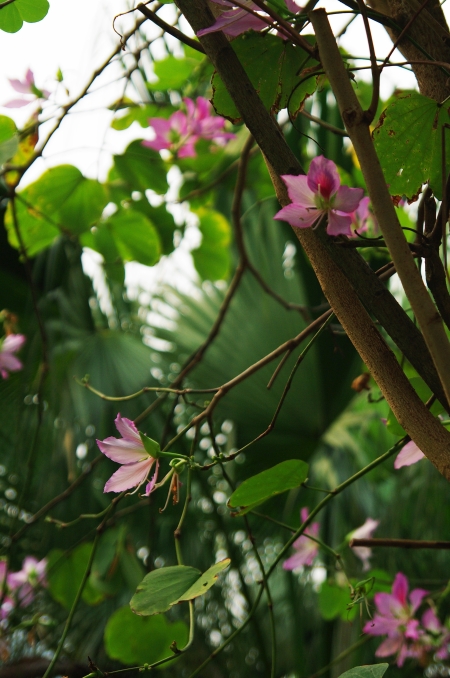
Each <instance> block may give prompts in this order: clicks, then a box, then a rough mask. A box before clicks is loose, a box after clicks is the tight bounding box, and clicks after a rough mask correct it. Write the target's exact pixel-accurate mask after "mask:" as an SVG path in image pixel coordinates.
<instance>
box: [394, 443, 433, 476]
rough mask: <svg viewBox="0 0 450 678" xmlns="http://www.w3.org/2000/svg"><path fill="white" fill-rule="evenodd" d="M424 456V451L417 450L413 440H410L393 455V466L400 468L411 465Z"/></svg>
mask: <svg viewBox="0 0 450 678" xmlns="http://www.w3.org/2000/svg"><path fill="white" fill-rule="evenodd" d="M424 457H425V455H424V453H423V452H422V451H421V450H419V448H418V447H417V445H416V443H415V442H414V440H410V441H409V443H406V445H405V446H404V447H402V449H401V450H400V452H399V453H398V455H397V456H396V457H395V461H394V468H395V469H398V468H402V466H411V465H412V464H415V463H416V462H418V461H420V460H421V459H423V458H424Z"/></svg>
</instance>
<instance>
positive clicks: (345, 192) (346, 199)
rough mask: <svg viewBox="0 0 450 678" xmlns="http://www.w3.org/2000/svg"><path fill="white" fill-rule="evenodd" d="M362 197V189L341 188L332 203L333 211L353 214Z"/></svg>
mask: <svg viewBox="0 0 450 678" xmlns="http://www.w3.org/2000/svg"><path fill="white" fill-rule="evenodd" d="M363 195H364V191H363V189H362V188H350V186H341V187H340V188H339V189H338V191H337V193H336V195H335V197H334V199H333V202H332V205H333V209H334V210H338V211H339V212H346V213H350V212H354V211H355V210H356V209H357V208H358V206H359V204H360V202H361V199H362V197H363Z"/></svg>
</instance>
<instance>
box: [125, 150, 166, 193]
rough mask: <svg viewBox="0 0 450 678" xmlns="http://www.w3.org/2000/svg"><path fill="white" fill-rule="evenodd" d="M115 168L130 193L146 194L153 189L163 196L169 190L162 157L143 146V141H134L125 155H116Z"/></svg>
mask: <svg viewBox="0 0 450 678" xmlns="http://www.w3.org/2000/svg"><path fill="white" fill-rule="evenodd" d="M114 167H115V169H116V171H117V174H118V175H119V177H120V178H121V179H122V181H123V182H124V183H125V185H126V186H127V187H128V189H129V192H130V193H131V191H141V192H142V193H144V192H145V191H146V190H147V189H148V188H151V189H152V190H153V191H156V193H161V194H162V193H165V192H166V191H167V190H168V188H169V185H168V183H167V172H166V167H165V165H164V162H163V160H162V159H161V156H160V155H159V153H157V152H156V151H153V150H152V149H151V148H146V147H145V146H143V145H142V141H139V140H137V141H133V142H132V143H131V144H130V145H129V146H128V148H127V149H126V151H125V153H124V154H123V155H115V156H114Z"/></svg>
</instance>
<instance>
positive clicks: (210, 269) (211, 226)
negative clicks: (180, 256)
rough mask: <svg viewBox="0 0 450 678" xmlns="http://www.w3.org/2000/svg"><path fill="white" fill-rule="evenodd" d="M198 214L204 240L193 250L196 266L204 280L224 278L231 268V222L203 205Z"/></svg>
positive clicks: (197, 211)
mask: <svg viewBox="0 0 450 678" xmlns="http://www.w3.org/2000/svg"><path fill="white" fill-rule="evenodd" d="M196 214H197V216H198V217H199V221H200V223H199V228H200V231H201V234H202V242H201V244H200V247H197V249H195V250H192V252H191V254H192V258H193V259H194V265H195V268H196V269H197V271H198V273H199V275H200V277H201V278H203V279H204V280H223V279H225V278H226V277H227V275H228V271H229V268H230V252H229V249H228V247H229V244H230V241H231V227H230V224H229V223H228V221H227V219H226V218H225V217H224V216H223V214H220V212H216V211H214V210H211V209H206V208H203V207H201V208H199V209H198V210H196Z"/></svg>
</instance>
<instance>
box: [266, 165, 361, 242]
mask: <svg viewBox="0 0 450 678" xmlns="http://www.w3.org/2000/svg"><path fill="white" fill-rule="evenodd" d="M281 178H282V179H283V181H284V183H285V184H286V187H287V190H288V195H289V198H290V199H291V201H292V202H291V204H290V205H286V207H283V208H282V209H281V210H280V211H279V212H277V214H276V215H275V217H274V219H279V220H281V221H287V223H289V224H291V226H294V227H295V228H308V227H311V226H314V225H315V226H318V225H319V223H320V222H321V221H322V220H323V219H324V218H327V219H328V226H327V233H328V234H329V235H348V236H351V235H353V234H352V230H351V223H352V218H351V216H350V215H351V213H352V212H354V211H355V210H356V209H357V208H358V205H359V203H360V201H361V198H362V196H363V193H364V191H363V189H362V188H350V187H349V186H341V181H340V179H339V174H338V172H337V167H336V165H335V164H334V162H333V161H332V160H327V159H326V158H324V157H323V155H319V156H318V157H317V158H314V160H312V161H311V164H310V166H309V171H308V174H307V176H304V175H298V176H292V175H284V176H282V177H281Z"/></svg>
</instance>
